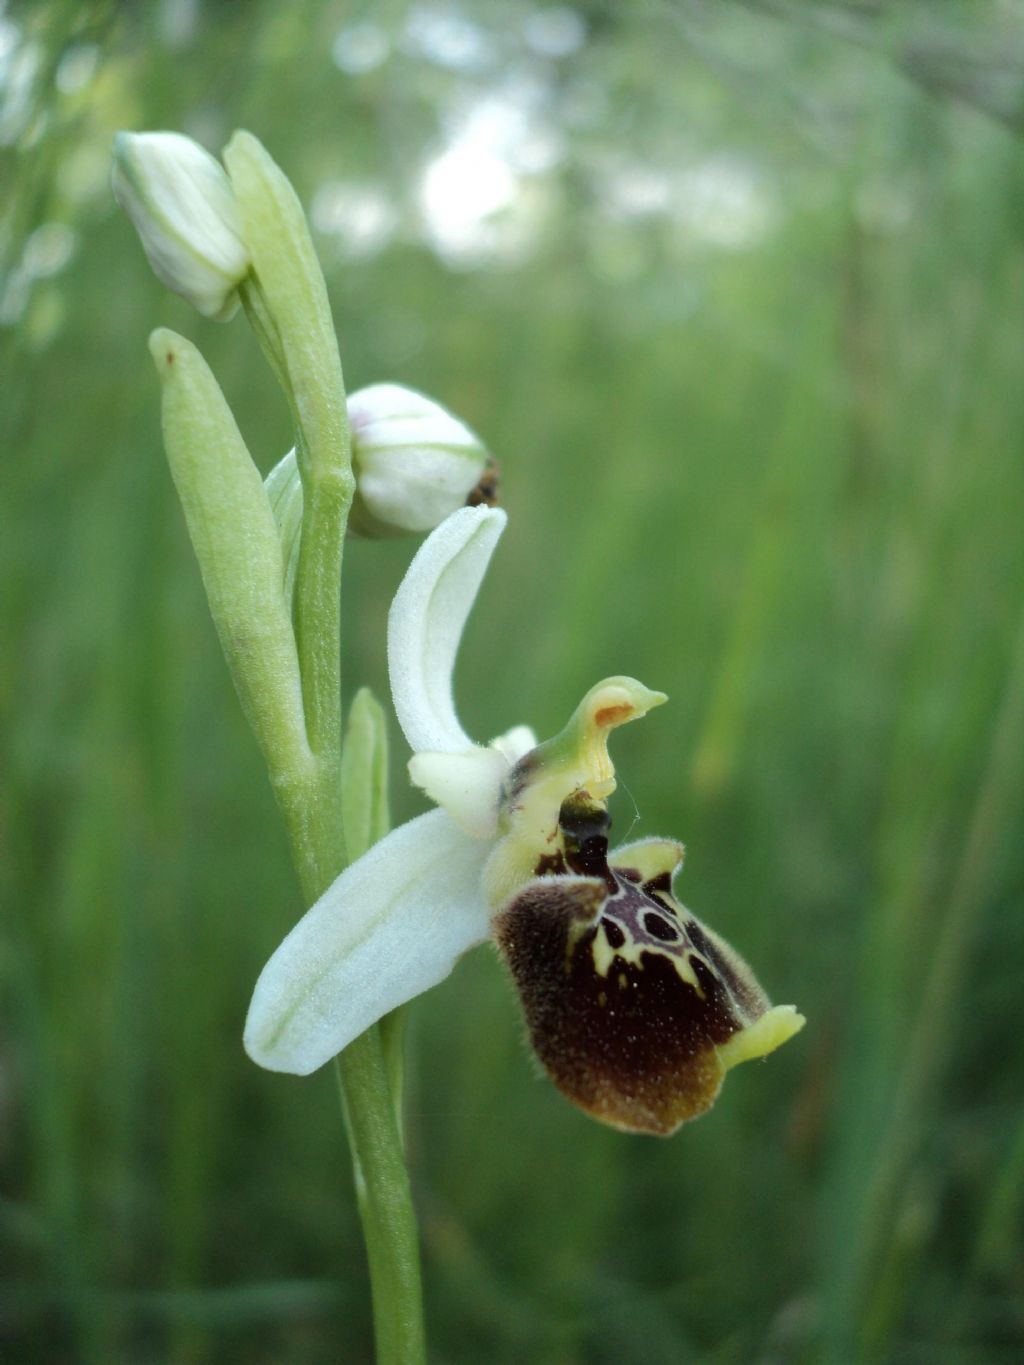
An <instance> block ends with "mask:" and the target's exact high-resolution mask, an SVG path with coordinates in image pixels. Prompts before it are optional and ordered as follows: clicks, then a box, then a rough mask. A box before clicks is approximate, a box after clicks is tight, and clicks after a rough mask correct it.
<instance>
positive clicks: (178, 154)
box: [112, 133, 249, 322]
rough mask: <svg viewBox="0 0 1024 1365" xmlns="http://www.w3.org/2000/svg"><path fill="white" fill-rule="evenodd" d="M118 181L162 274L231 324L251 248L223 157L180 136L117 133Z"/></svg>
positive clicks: (118, 193) (117, 192)
mask: <svg viewBox="0 0 1024 1365" xmlns="http://www.w3.org/2000/svg"><path fill="white" fill-rule="evenodd" d="M112 183H113V189H114V197H115V199H116V200H117V202H118V203H119V204H120V205H121V207H122V208H123V209H124V211H125V212H126V213H127V214H128V217H129V218H130V219H131V220H132V222H133V223H134V224H135V227H136V229H137V231H138V234H139V236H140V238H141V239H142V245H143V246H144V247H145V250H146V255H147V256H148V257H149V263H150V265H151V266H152V267H153V270H154V272H155V274H156V275H157V276H158V277H159V278H160V279H161V280H162V281H163V282H164V284H166V285H167V287H168V288H169V289H173V290H174V292H175V293H176V294H182V295H183V296H184V297H185V298H186V299H188V301H189V302H190V303H191V304H193V305H194V306H195V307H196V308H198V309H199V311H200V313H202V314H204V315H205V316H206V317H211V318H215V319H216V320H217V321H218V322H223V321H226V320H227V319H228V318H229V317H230V316H231V315H232V313H234V311H235V309H236V308H237V306H238V298H237V295H236V293H235V290H236V288H237V286H238V284H239V282H240V281H241V280H242V279H243V278H244V276H245V274H246V273H247V271H248V269H249V249H248V247H247V246H246V244H245V240H244V238H243V235H242V219H241V214H240V213H239V211H238V205H237V203H236V202H235V196H234V194H233V193H232V190H231V185H230V183H229V181H228V178H227V176H226V175H225V173H224V170H223V167H222V166H221V164H220V162H219V161H217V160H216V158H215V157H212V156H211V155H210V153H209V152H207V151H206V150H205V149H204V148H203V147H200V146H199V144H198V143H196V142H193V141H192V139H191V138H188V137H183V136H182V135H181V134H180V133H118V134H117V136H116V137H115V139H114V170H113V180H112Z"/></svg>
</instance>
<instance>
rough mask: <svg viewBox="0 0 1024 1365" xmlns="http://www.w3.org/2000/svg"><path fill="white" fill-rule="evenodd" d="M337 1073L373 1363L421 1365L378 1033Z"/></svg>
mask: <svg viewBox="0 0 1024 1365" xmlns="http://www.w3.org/2000/svg"><path fill="white" fill-rule="evenodd" d="M335 1071H336V1074H337V1078H338V1086H339V1089H340V1092H341V1099H342V1107H343V1111H344V1114H345V1126H346V1129H347V1131H348V1137H349V1143H350V1144H351V1148H352V1152H353V1167H354V1171H355V1181H356V1195H357V1198H358V1201H359V1214H360V1217H361V1219H362V1223H363V1235H364V1237H365V1239H366V1250H367V1256H368V1259H369V1264H370V1282H371V1285H372V1288H373V1323H374V1334H375V1337H376V1342H377V1358H378V1360H379V1361H380V1362H385V1361H388V1362H390V1361H394V1362H402V1365H419V1362H424V1361H425V1360H426V1343H425V1340H424V1332H423V1295H422V1288H421V1284H420V1258H419V1242H418V1237H417V1230H416V1215H415V1212H414V1210H413V1204H412V1191H411V1189H410V1186H409V1173H408V1170H407V1169H406V1165H405V1157H404V1155H403V1152H402V1144H401V1139H400V1137H399V1131H398V1125H397V1123H396V1122H395V1110H394V1108H393V1106H392V1103H391V1095H390V1091H389V1088H388V1069H387V1062H386V1058H385V1055H384V1049H383V1047H382V1045H381V1037H380V1028H379V1026H378V1025H376V1024H375V1025H374V1026H373V1028H371V1029H368V1030H367V1032H366V1033H364V1034H363V1035H362V1037H361V1038H357V1039H356V1041H355V1042H354V1043H352V1044H350V1046H349V1047H347V1048H346V1049H345V1051H344V1052H343V1053H342V1054H341V1056H340V1057H338V1058H337V1059H336V1061H335Z"/></svg>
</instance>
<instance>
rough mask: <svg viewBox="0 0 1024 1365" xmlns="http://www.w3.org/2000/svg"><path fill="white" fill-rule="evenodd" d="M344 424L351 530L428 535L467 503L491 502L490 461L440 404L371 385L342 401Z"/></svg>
mask: <svg viewBox="0 0 1024 1365" xmlns="http://www.w3.org/2000/svg"><path fill="white" fill-rule="evenodd" d="M348 418H349V423H350V425H351V428H352V463H353V466H354V468H355V473H356V489H357V492H356V502H355V505H354V507H353V514H354V529H355V530H357V531H360V532H362V533H363V534H369V535H374V534H375V535H387V534H395V533H399V534H400V533H401V532H403V531H429V530H431V529H432V528H433V527H435V526H437V525H439V524H440V523H441V522H442V521H443V520H444V519H445V517H447V516H448V515H450V513H452V512H454V511H456V509H457V508H459V507H463V506H465V504H466V503H467V502H468V501H472V502H491V501H493V492H494V482H495V480H494V477H493V469H494V465H493V461H491V460H490V459H489V458H488V455H487V451H486V450H485V449H484V446H483V444H482V442H481V441H480V438H479V437H478V436H477V435H476V434H475V433H474V432H472V431H471V430H470V429H469V427H467V426H466V425H465V424H464V423H463V422H460V421H459V420H458V418H457V417H453V416H452V414H451V413H450V412H448V411H447V409H446V408H443V407H442V406H441V405H440V403H435V402H434V401H433V400H432V399H430V398H426V397H424V395H423V394H421V393H416V392H415V391H414V390H413V389H406V388H403V387H402V385H400V384H372V385H371V386H370V387H369V388H366V389H360V390H359V391H358V393H354V394H352V395H351V396H350V397H349V400H348Z"/></svg>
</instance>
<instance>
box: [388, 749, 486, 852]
mask: <svg viewBox="0 0 1024 1365" xmlns="http://www.w3.org/2000/svg"><path fill="white" fill-rule="evenodd" d="M508 770H509V764H508V760H507V759H506V758H505V757H504V755H503V754H500V753H498V752H497V751H496V750H494V749H480V748H473V749H464V750H463V751H462V752H461V753H457V754H451V753H443V754H439V753H418V754H413V756H412V758H410V760H409V776H410V777H411V778H412V781H413V783H414V784H415V785H416V786H417V787H420V788H422V790H423V791H425V792H426V794H427V795H428V796H429V797H430V799H431V801H434V802H436V803H437V805H439V806H442V807H443V808H444V809H445V810H446V811H447V812H448V814H449V815H450V816H451V818H452V819H453V820H454V821H455V823H456V824H457V825H458V827H459V828H460V829H462V830H465V832H466V833H467V834H468V835H470V836H471V838H473V839H493V838H494V836H495V834H496V833H497V831H498V806H499V803H500V801H501V784H502V783H503V782H504V780H505V777H506V775H507V774H508Z"/></svg>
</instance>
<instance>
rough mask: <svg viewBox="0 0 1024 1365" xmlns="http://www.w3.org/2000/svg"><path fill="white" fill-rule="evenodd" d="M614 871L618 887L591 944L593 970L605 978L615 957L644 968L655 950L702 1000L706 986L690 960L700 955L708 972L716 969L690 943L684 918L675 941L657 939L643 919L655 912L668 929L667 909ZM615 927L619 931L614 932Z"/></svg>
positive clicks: (607, 901) (641, 968)
mask: <svg viewBox="0 0 1024 1365" xmlns="http://www.w3.org/2000/svg"><path fill="white" fill-rule="evenodd" d="M611 873H612V876H613V877H614V878H615V880H616V882H617V884H618V890H617V891H616V892H615V894H614V895H612V896H609V897H608V899H607V900H606V901H605V903H604V905H603V907H602V912H601V915H600V918H599V920H598V923H597V926H596V933H595V934H594V937H593V939H592V941H591V945H590V951H591V954H592V956H593V959H594V970H595V971H596V972H597V974H598V976H602V977H606V976H607V975H608V972H609V971H610V969H611V966H612V963H613V962H615V961H616V959H618V960H619V961H621V962H628V963H630V964H631V965H632V966H635V967H637V968H638V969H639V970H641V971H642V970H643V965H644V964H643V958H644V957H645V956H646V955H647V954H651V953H653V954H656V955H657V956H659V957H665V958H667V959H668V960H669V962H671V963H672V966H673V967H674V968H675V969H676V971H677V973H678V974H679V976H680V978H681V980H683V981H685V982H686V984H687V985H688V986H691V987H692V988H693V989H694V990H695V991H696V992H697V994H698V995H699V996H700V997H701V999H703V998H704V989H703V987H702V986H701V984H700V980H699V978H698V976H697V973H696V971H695V970H694V968H693V965H692V963H691V960H690V959H691V958H699V959H700V961H701V962H702V963H703V965H704V966H705V967H706V968H707V969H708V970H709V971H712V972H714V968H713V967H712V965H711V964H710V963H709V962H707V960H706V959H705V958H703V957H702V956H701V955H700V954H699V953H697V952H696V950H695V949H694V948H693V946H692V944H690V943H689V940H688V938H687V934H686V925H685V921H684V922H683V923H682V924H680V925H679V926H678V928H676V929H675V930H674V932H673V939H674V941H666V940H664V939H661V938H658V937H657V936H655V935H654V934H652V933H651V932H650V931H649V929H648V928H647V927H646V925H645V923H644V921H645V919H647V918H649V917H650V916H652V915H656V917H657V920H658V921H659V922H660V923H661V924H663V925H665V926H666V929H668V928H669V927H670V926H669V920H668V918H667V915H666V912H665V910H664V908H663V907H662V906H661V905H659V904H658V902H657V901H655V900H654V899H653V898H652V897H650V896H648V895H647V894H646V892H645V891H644V890H643V889H642V888H641V887H639V886H637V885H636V883H635V882H633V881H631V880H629V879H628V878H626V877H624V876H623V875H622V874H621V873H620V872H619V870H618V868H614V867H613V868H612V869H611ZM616 928H617V929H618V931H619V932H618V934H615V933H614V932H613V930H614V929H616ZM618 938H621V940H622V941H621V942H618V943H613V942H612V941H611V940H612V939H618ZM714 974H715V975H717V973H714Z"/></svg>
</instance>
